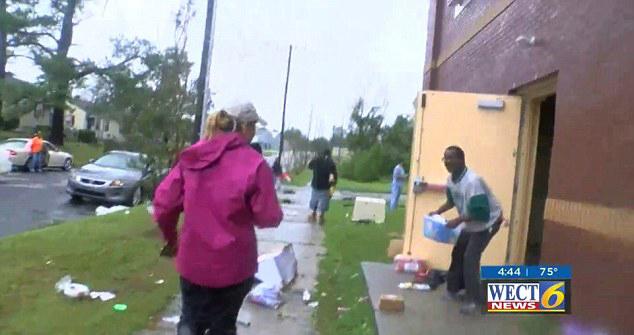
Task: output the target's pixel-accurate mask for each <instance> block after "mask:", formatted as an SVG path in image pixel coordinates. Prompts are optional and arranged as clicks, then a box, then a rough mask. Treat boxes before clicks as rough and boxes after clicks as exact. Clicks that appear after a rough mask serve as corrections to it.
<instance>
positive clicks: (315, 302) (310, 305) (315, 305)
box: [308, 301, 319, 308]
mask: <svg viewBox="0 0 634 335" xmlns="http://www.w3.org/2000/svg"><path fill="white" fill-rule="evenodd" d="M308 307H310V308H317V307H319V301H313V302H311V303H310V304H308Z"/></svg>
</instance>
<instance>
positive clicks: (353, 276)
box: [350, 272, 359, 279]
mask: <svg viewBox="0 0 634 335" xmlns="http://www.w3.org/2000/svg"><path fill="white" fill-rule="evenodd" d="M357 277H359V273H358V272H357V273H355V274H353V275H352V276H350V279H355V278H357Z"/></svg>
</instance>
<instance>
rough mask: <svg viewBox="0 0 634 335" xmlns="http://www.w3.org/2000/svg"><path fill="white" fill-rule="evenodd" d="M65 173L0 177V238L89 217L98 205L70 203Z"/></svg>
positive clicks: (10, 174)
mask: <svg viewBox="0 0 634 335" xmlns="http://www.w3.org/2000/svg"><path fill="white" fill-rule="evenodd" d="M66 178H68V173H67V172H62V171H55V170H49V171H46V172H45V173H41V174H33V173H18V172H12V173H9V174H8V175H2V176H0V199H1V200H0V238H2V237H5V236H9V235H14V234H18V233H21V232H25V231H28V230H32V229H36V228H40V227H44V226H47V225H50V224H54V223H58V222H62V221H66V220H72V219H77V218H81V217H84V216H88V215H92V214H94V212H95V208H96V207H97V206H98V204H95V203H91V202H84V203H80V204H72V203H70V197H69V196H68V195H67V194H66V192H65V190H64V188H65V186H66Z"/></svg>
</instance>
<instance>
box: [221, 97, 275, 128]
mask: <svg viewBox="0 0 634 335" xmlns="http://www.w3.org/2000/svg"><path fill="white" fill-rule="evenodd" d="M225 111H226V112H227V113H229V115H231V116H233V117H234V118H235V119H236V120H238V121H240V122H258V123H260V124H261V125H263V126H266V124H267V123H266V121H264V120H263V119H262V118H261V117H260V116H259V115H258V112H257V111H256V110H255V106H253V104H252V103H250V102H247V103H244V104H239V105H235V106H231V107H229V108H226V109H225Z"/></svg>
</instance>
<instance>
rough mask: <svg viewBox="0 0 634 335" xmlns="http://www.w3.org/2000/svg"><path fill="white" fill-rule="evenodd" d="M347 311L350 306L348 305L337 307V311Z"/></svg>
mask: <svg viewBox="0 0 634 335" xmlns="http://www.w3.org/2000/svg"><path fill="white" fill-rule="evenodd" d="M349 311H350V308H348V307H337V313H345V312H349Z"/></svg>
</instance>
